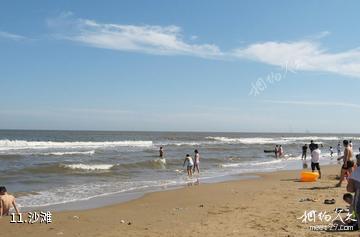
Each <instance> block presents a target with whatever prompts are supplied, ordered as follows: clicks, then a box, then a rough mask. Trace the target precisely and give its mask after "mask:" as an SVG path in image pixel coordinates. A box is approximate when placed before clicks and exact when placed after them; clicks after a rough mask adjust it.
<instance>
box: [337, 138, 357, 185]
mask: <svg viewBox="0 0 360 237" xmlns="http://www.w3.org/2000/svg"><path fill="white" fill-rule="evenodd" d="M343 145H344V147H345V149H344V155H343V156H340V157H339V158H338V159H337V160H343V165H342V166H341V172H340V180H339V183H337V184H336V187H341V184H342V182H343V181H344V179H345V174H346V173H347V174H348V176H349V175H351V173H352V168H353V166H354V162H353V161H352V157H353V151H352V149H351V148H350V147H349V141H348V140H344V141H343Z"/></svg>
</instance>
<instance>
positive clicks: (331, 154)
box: [330, 146, 334, 158]
mask: <svg viewBox="0 0 360 237" xmlns="http://www.w3.org/2000/svg"><path fill="white" fill-rule="evenodd" d="M333 154H334V150H333V147H332V146H331V147H330V157H331V158H333Z"/></svg>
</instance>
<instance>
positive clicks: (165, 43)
mask: <svg viewBox="0 0 360 237" xmlns="http://www.w3.org/2000/svg"><path fill="white" fill-rule="evenodd" d="M47 22H48V26H49V27H50V28H51V29H53V30H54V31H55V35H56V37H58V38H60V39H66V40H71V41H75V42H79V43H83V44H85V45H88V46H92V47H98V48H106V49H112V50H119V51H132V52H139V53H147V54H155V55H189V56H196V57H202V58H210V59H225V58H226V59H231V60H239V59H241V60H244V59H245V60H253V61H256V62H260V63H264V64H269V65H274V66H287V67H289V66H290V67H292V70H297V71H313V72H327V73H334V74H338V75H343V76H351V77H360V49H359V48H354V49H349V50H346V51H342V52H337V53H332V52H329V51H328V50H327V49H325V48H323V47H322V46H321V44H320V39H321V38H323V37H326V36H328V35H329V34H330V33H329V32H328V31H323V32H320V33H318V34H315V35H312V36H310V37H307V38H305V39H303V40H299V41H293V42H277V41H268V42H263V43H254V44H250V45H248V46H245V47H243V48H235V49H232V50H230V51H228V52H224V51H222V50H221V49H220V47H218V46H217V45H215V44H208V43H204V44H199V43H194V40H195V39H198V37H197V36H194V35H193V36H190V37H184V36H183V32H182V29H181V28H180V27H179V26H174V25H170V26H157V25H125V24H106V23H99V22H97V21H94V20H88V19H81V18H76V17H74V15H73V14H72V13H71V12H65V13H62V14H61V15H60V16H59V17H57V18H53V19H49V20H48V21H47ZM184 38H189V39H190V40H189V41H190V42H186V41H185V40H184Z"/></svg>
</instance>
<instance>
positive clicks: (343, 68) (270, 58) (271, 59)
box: [233, 40, 360, 77]
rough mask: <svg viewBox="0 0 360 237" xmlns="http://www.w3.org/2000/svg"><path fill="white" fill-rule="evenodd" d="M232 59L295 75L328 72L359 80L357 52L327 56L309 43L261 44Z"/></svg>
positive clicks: (239, 53) (243, 51)
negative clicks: (287, 67) (284, 68)
mask: <svg viewBox="0 0 360 237" xmlns="http://www.w3.org/2000/svg"><path fill="white" fill-rule="evenodd" d="M233 54H234V56H235V57H237V58H242V59H251V60H254V61H257V62H261V63H265V64H270V65H274V66H285V65H287V64H291V65H293V67H295V68H293V69H296V70H298V71H315V72H330V73H336V74H339V75H345V76H352V77H360V49H359V48H355V49H350V50H347V51H343V52H338V53H330V52H328V50H326V49H324V48H322V47H321V45H320V43H318V42H316V41H311V40H302V41H296V42H287V43H286V42H285V43H284V42H273V41H271V42H264V43H256V44H251V45H249V46H247V47H245V48H241V49H236V50H234V52H233Z"/></svg>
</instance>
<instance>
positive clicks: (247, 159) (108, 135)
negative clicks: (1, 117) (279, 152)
mask: <svg viewBox="0 0 360 237" xmlns="http://www.w3.org/2000/svg"><path fill="white" fill-rule="evenodd" d="M345 138H346V139H350V140H352V141H353V144H354V150H355V151H357V149H358V147H359V145H360V141H359V140H360V135H354V134H352V135H346V134H293V133H292V134H269V133H264V134H261V133H195V132H99V131H28V130H27V131H22V130H0V164H1V165H0V185H5V186H6V187H7V188H8V190H9V191H10V192H12V193H15V194H16V195H17V196H18V199H17V201H18V204H19V205H20V206H21V207H26V208H33V207H39V206H50V205H56V204H66V203H71V202H74V201H81V200H89V199H93V198H96V197H101V196H106V195H112V194H122V193H123V194H127V193H129V192H134V191H141V192H148V191H152V190H155V189H158V188H162V187H174V186H179V185H184V184H186V183H188V182H192V181H193V180H195V179H197V180H199V182H202V181H206V180H207V179H214V178H216V177H223V176H228V175H237V174H246V173H251V172H270V171H275V170H284V169H301V167H302V161H301V158H300V157H301V146H302V145H303V144H304V143H309V142H310V140H311V139H313V140H315V141H316V142H317V143H319V144H322V145H323V147H322V148H321V149H322V157H321V161H320V162H321V164H323V165H325V164H330V163H334V164H335V163H336V159H335V158H334V159H331V158H330V153H329V146H333V147H334V150H335V151H336V148H335V147H336V145H337V143H338V141H341V140H342V139H345ZM275 144H279V145H282V146H283V147H284V150H285V154H286V155H285V157H284V158H282V159H275V157H274V154H272V153H264V149H273V148H274V145H275ZM160 146H163V147H164V150H165V158H166V163H164V162H162V161H161V160H160V159H159V157H158V155H159V152H158V150H159V147H160ZM194 149H198V150H199V151H200V155H201V174H200V175H199V176H197V177H194V178H193V179H191V180H189V179H188V178H187V176H186V174H185V172H184V168H183V167H182V164H183V160H184V157H185V155H186V154H190V155H193V152H194Z"/></svg>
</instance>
